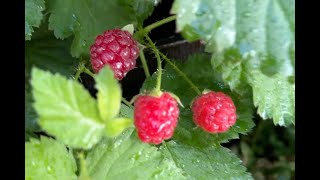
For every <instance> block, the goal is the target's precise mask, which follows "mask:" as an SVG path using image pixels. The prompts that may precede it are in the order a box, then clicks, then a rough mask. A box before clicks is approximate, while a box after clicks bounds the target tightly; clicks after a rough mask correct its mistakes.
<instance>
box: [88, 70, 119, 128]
mask: <svg viewBox="0 0 320 180" xmlns="http://www.w3.org/2000/svg"><path fill="white" fill-rule="evenodd" d="M94 79H95V81H96V85H95V86H96V88H97V89H98V93H97V100H98V108H99V112H100V116H101V119H102V120H103V121H105V122H107V121H108V120H110V119H112V118H114V117H116V116H117V115H118V114H119V110H120V104H121V88H120V85H119V83H118V81H117V80H116V79H115V78H114V74H113V71H112V70H111V69H110V68H109V67H108V66H105V67H104V68H103V69H102V70H101V71H100V72H99V74H98V75H97V76H95V77H94Z"/></svg>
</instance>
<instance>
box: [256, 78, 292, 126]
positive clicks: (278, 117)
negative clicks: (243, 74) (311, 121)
mask: <svg viewBox="0 0 320 180" xmlns="http://www.w3.org/2000/svg"><path fill="white" fill-rule="evenodd" d="M253 74H254V73H253ZM254 75H255V76H253V81H254V82H253V83H252V84H253V99H254V102H255V105H256V106H258V113H259V114H260V115H261V117H262V118H264V119H267V118H272V119H273V122H274V124H279V125H280V126H288V125H290V124H291V123H293V124H294V123H295V122H294V121H292V120H293V119H295V118H294V117H295V114H294V113H295V111H294V109H295V104H294V97H295V86H294V84H291V83H290V82H288V79H286V78H284V77H283V76H281V75H277V76H275V77H272V78H270V77H268V76H265V75H263V74H261V73H259V72H257V73H256V74H254Z"/></svg>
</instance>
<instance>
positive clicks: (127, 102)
mask: <svg viewBox="0 0 320 180" xmlns="http://www.w3.org/2000/svg"><path fill="white" fill-rule="evenodd" d="M121 101H122V102H123V103H124V104H126V105H127V106H129V107H130V108H132V109H133V106H132V105H131V104H130V102H129V101H127V100H126V99H125V98H124V97H121Z"/></svg>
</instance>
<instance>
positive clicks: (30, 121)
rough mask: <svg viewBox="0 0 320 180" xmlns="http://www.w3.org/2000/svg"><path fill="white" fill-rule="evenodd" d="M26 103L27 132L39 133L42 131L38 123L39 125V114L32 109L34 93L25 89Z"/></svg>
mask: <svg viewBox="0 0 320 180" xmlns="http://www.w3.org/2000/svg"><path fill="white" fill-rule="evenodd" d="M24 101H25V106H24V112H25V113H24V119H25V121H24V123H25V127H24V129H25V131H26V132H34V131H38V130H39V129H40V127H39V125H38V123H37V114H36V112H35V110H34V108H33V107H32V102H33V98H32V93H31V89H30V88H28V89H25V91H24Z"/></svg>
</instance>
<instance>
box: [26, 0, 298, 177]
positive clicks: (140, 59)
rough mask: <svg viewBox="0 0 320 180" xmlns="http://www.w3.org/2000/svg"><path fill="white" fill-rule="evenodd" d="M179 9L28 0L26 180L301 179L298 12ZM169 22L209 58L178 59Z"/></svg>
mask: <svg viewBox="0 0 320 180" xmlns="http://www.w3.org/2000/svg"><path fill="white" fill-rule="evenodd" d="M171 2H172V3H171V4H170V7H168V8H169V9H168V11H167V12H165V14H166V15H165V16H163V17H162V19H161V20H155V21H153V22H151V23H147V22H149V21H150V18H151V17H152V14H154V13H155V12H156V8H157V7H159V6H161V4H163V3H165V0H162V1H159V0H104V1H103V0H87V1H84V0H77V1H74V0H71V1H65V0H55V1H54V0H25V68H26V70H25V179H28V180H38V179H39V180H40V179H41V180H42V179H49V180H50V179H59V180H60V179H61V180H64V179H65V180H69V179H70V180H71V179H79V180H102V179H223V180H224V179H245V180H247V179H261V174H259V173H261V172H262V171H263V173H269V174H272V172H273V171H275V170H274V169H277V168H278V169H280V170H279V171H278V170H277V172H280V173H278V175H279V176H278V177H277V178H285V179H286V178H287V179H290V178H292V177H293V175H292V172H293V171H294V164H292V162H293V163H294V160H293V161H290V163H291V164H290V163H288V162H289V160H287V159H286V158H287V156H286V155H285V154H286V152H290V153H291V154H294V150H293V151H292V147H294V144H293V145H292V143H294V124H295V72H294V70H295V38H294V37H295V20H294V16H295V8H294V6H295V1H294V0H274V1H253V0H173V1H171ZM147 20H148V21H147ZM151 20H152V18H151ZM169 23H174V24H175V26H174V27H175V33H174V34H176V35H179V37H181V40H182V41H183V42H186V43H190V44H191V43H194V42H199V43H200V44H201V46H203V47H204V50H203V51H199V52H197V53H189V54H188V56H187V57H183V58H172V57H171V56H170V54H169V53H167V52H165V51H164V50H162V49H161V48H160V45H159V44H158V41H157V40H155V39H154V38H153V37H154V35H155V34H154V33H153V32H157V31H156V30H157V29H161V28H163V27H165V26H166V25H168V24H169ZM151 35H153V36H151ZM167 39H169V37H167ZM159 43H160V41H159ZM184 51H185V52H188V49H185V50H184ZM152 64H155V65H156V67H157V68H156V70H152V68H151V66H152ZM136 69H141V70H143V72H144V74H143V76H144V77H143V82H142V84H141V86H139V89H138V90H137V93H136V94H135V95H134V96H133V97H130V98H128V97H126V96H124V92H125V91H127V90H128V89H129V90H132V91H133V92H134V89H133V87H126V88H127V89H124V86H123V84H124V82H125V81H124V80H128V79H129V77H130V76H134V71H135V70H136ZM88 82H89V83H88ZM131 83H134V84H139V82H138V81H134V80H132V79H131ZM130 88H132V89H130ZM276 128H282V129H281V130H282V131H281V132H284V133H283V134H284V135H283V137H282V138H286V141H288V142H287V143H284V144H283V143H282V142H280V141H279V140H278V139H277V138H278V137H277V136H276V135H277V131H276V130H275V129H276ZM261 132H263V133H261ZM235 142H236V143H235ZM235 144H236V145H235ZM270 144H271V145H272V148H275V150H274V151H273V152H272V154H276V155H278V156H279V158H276V160H270V161H268V162H270V163H271V165H270V166H272V167H275V168H274V169H271V168H269V169H267V170H266V171H265V169H264V170H261V168H260V166H259V164H258V163H256V162H260V160H261V157H260V156H261V153H262V152H264V150H265V149H264V148H263V147H268V146H269V145H270ZM259 154H260V156H259ZM264 160H265V159H264ZM281 163H282V164H281ZM288 164H289V165H288ZM259 168H260V169H259ZM268 170H269V171H268ZM271 171H272V172H271ZM257 172H258V173H257ZM288 173H289V174H288ZM293 173H294V172H293ZM273 178H274V177H273ZM262 179H263V178H262Z"/></svg>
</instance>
